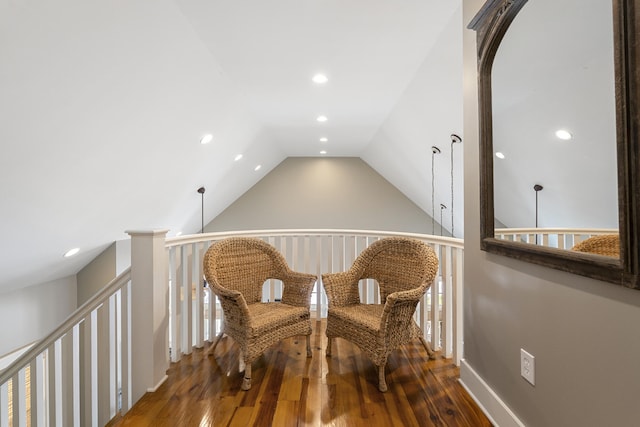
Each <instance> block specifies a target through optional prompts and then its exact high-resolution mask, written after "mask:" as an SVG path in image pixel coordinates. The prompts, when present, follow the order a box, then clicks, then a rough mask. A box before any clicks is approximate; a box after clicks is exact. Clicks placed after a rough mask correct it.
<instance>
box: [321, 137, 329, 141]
mask: <svg viewBox="0 0 640 427" xmlns="http://www.w3.org/2000/svg"><path fill="white" fill-rule="evenodd" d="M328 140H329V139H328V138H325V137H324V136H323V137H322V138H320V142H327V141H328Z"/></svg>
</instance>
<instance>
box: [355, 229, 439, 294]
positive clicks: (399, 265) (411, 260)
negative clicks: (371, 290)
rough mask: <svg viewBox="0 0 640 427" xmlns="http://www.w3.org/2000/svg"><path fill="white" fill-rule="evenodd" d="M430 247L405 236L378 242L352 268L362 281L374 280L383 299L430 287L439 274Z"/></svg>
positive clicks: (363, 252) (368, 248) (364, 252)
mask: <svg viewBox="0 0 640 427" xmlns="http://www.w3.org/2000/svg"><path fill="white" fill-rule="evenodd" d="M433 258H435V256H434V255H433V250H432V249H431V248H430V247H429V246H427V245H426V244H424V243H422V242H420V241H418V240H414V239H407V238H402V237H389V238H385V239H381V240H378V241H376V242H374V243H372V244H371V245H370V246H369V247H367V248H366V249H365V250H364V251H362V253H361V254H360V256H359V257H358V258H357V259H356V260H355V261H354V263H353V266H352V267H351V270H352V271H356V272H357V273H356V274H357V276H358V277H359V278H360V279H361V280H362V279H374V280H375V281H376V282H378V285H379V288H380V300H381V301H382V302H384V301H386V299H387V296H389V295H391V294H392V293H394V292H398V291H407V290H410V289H414V288H417V287H420V286H421V285H425V291H426V288H428V286H429V285H430V284H431V281H432V280H433V278H434V277H435V276H436V273H437V271H438V263H437V259H435V262H429V261H430V260H431V261H433Z"/></svg>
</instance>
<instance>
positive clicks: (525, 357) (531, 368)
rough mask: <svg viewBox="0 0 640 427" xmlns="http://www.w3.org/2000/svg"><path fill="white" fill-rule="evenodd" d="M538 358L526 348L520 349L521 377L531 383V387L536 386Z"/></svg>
mask: <svg viewBox="0 0 640 427" xmlns="http://www.w3.org/2000/svg"><path fill="white" fill-rule="evenodd" d="M535 360H536V358H535V357H533V355H532V354H531V353H529V352H527V351H526V350H525V349H524V348H521V349H520V375H522V378H524V379H525V380H527V381H529V383H531V385H536V369H535V368H536V364H535Z"/></svg>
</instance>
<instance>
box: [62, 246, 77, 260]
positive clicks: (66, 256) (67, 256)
mask: <svg viewBox="0 0 640 427" xmlns="http://www.w3.org/2000/svg"><path fill="white" fill-rule="evenodd" d="M78 252H80V248H73V249H70V250H68V251H67V252H66V253H65V254H64V257H65V258H69V257H71V256H74V255H75V254H77V253H78Z"/></svg>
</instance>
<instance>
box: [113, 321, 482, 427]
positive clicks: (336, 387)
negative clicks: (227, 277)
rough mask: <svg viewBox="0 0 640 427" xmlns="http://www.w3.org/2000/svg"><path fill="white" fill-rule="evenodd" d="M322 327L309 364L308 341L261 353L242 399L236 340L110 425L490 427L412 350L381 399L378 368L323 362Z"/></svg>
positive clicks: (350, 355) (451, 382)
mask: <svg viewBox="0 0 640 427" xmlns="http://www.w3.org/2000/svg"><path fill="white" fill-rule="evenodd" d="M324 327H325V323H324V322H317V323H315V325H314V335H313V336H312V341H311V343H312V350H313V357H312V358H310V359H308V358H307V357H306V351H305V340H304V337H299V338H290V339H287V340H285V341H283V342H281V343H280V344H278V345H276V346H274V347H272V348H270V349H269V350H267V352H266V353H265V354H264V355H263V356H262V357H261V358H260V359H259V360H258V361H256V362H255V363H254V364H253V375H252V376H253V380H252V384H253V385H252V388H251V390H249V391H246V392H244V391H242V390H240V384H241V381H242V375H241V374H240V373H238V346H237V345H236V344H235V343H234V342H233V340H232V339H230V338H228V337H224V338H223V339H222V340H221V341H220V342H219V343H218V345H217V346H216V347H215V349H214V348H213V345H212V344H208V345H206V346H205V347H204V348H203V349H199V350H194V352H193V353H192V354H191V355H189V356H186V357H183V359H182V360H181V361H180V362H178V363H175V364H172V365H171V367H170V369H169V371H168V376H169V378H168V379H167V381H165V383H164V384H163V385H162V386H161V387H160V388H159V389H158V391H156V392H155V393H147V394H146V395H145V396H143V397H142V399H141V400H140V401H139V402H138V403H137V404H136V405H134V407H133V408H132V409H131V411H129V412H128V413H127V414H125V416H124V417H117V418H116V419H114V420H112V422H111V423H110V424H109V425H110V426H113V427H115V426H118V427H122V426H243V427H244V426H278V427H281V426H345V427H347V426H348V427H352V426H367V427H377V426H385V427H386V426H473V427H476V426H491V423H490V422H489V420H488V419H487V417H486V416H485V415H484V414H483V413H482V411H481V410H480V409H479V408H478V406H477V405H476V404H475V402H474V401H473V400H472V399H471V398H470V397H469V395H468V394H467V392H466V391H465V390H464V388H463V387H462V386H461V385H460V384H459V382H458V376H459V370H458V368H457V367H456V366H455V365H454V364H453V363H452V362H451V360H448V359H444V358H442V357H440V356H438V358H437V359H436V360H428V358H427V353H426V351H425V349H424V347H422V345H421V343H420V342H419V341H418V340H416V341H415V343H411V344H409V345H406V346H404V347H403V348H402V349H400V350H397V351H395V352H394V353H393V354H392V355H391V356H390V358H389V362H388V364H387V383H388V385H389V390H388V391H387V392H386V393H380V392H379V391H378V388H377V383H378V382H377V379H378V376H377V370H376V368H375V366H374V365H373V364H372V363H371V361H370V360H368V359H367V358H366V357H365V356H364V355H363V354H362V353H361V352H360V350H359V349H358V348H357V347H356V346H354V345H352V344H351V343H349V342H347V341H345V340H342V339H337V340H335V341H334V346H333V356H332V357H330V358H327V357H326V356H325V353H324V351H325V348H326V337H325V335H324Z"/></svg>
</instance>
